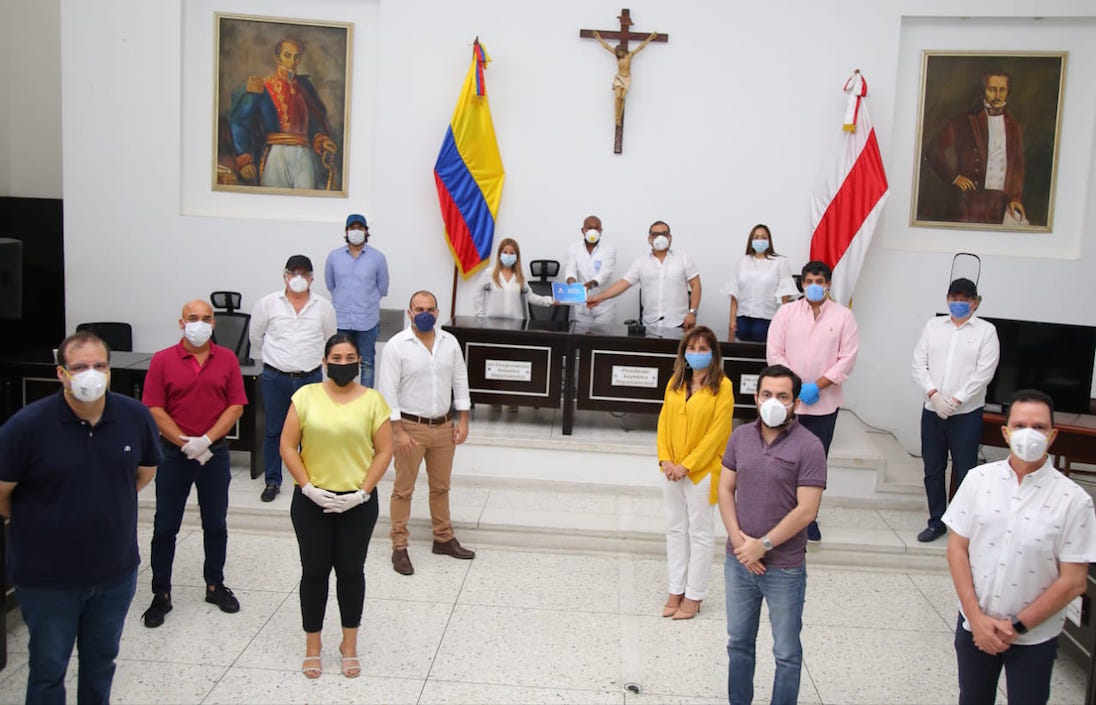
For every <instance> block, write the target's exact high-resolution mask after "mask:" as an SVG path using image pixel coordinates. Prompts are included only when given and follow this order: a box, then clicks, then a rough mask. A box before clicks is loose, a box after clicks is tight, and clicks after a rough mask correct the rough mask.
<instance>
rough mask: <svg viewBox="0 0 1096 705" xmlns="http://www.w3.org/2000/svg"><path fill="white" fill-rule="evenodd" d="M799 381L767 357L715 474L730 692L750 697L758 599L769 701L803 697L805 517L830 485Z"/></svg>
mask: <svg viewBox="0 0 1096 705" xmlns="http://www.w3.org/2000/svg"><path fill="white" fill-rule="evenodd" d="M802 384H803V383H802V380H800V379H799V377H798V376H797V375H796V374H795V373H794V372H792V371H791V370H790V369H789V368H787V367H785V366H784V365H770V366H769V367H766V368H765V369H763V370H762V371H761V375H760V376H759V378H758V380H757V394H756V395H755V397H754V399H755V402H756V403H757V408H758V412H759V415H760V417H761V418H759V419H758V420H757V422H756V423H752V424H747V425H743V426H739V427H738V428H737V429H735V431H734V433H732V434H731V438H730V440H728V441H727V450H726V451H725V452H724V454H723V472H722V473H721V474H720V478H719V512H720V514H721V515H722V516H723V523H724V525H725V526H726V527H727V537H728V540H727V560H726V563H725V564H724V577H725V580H726V585H727V590H726V592H727V635H728V640H727V655H728V656H729V658H730V664H729V667H728V673H727V697H728V700H729V701H730V703H731V705H746V704H748V703H750V702H752V701H753V691H754V687H753V678H754V664H755V663H756V659H755V655H754V651H755V647H756V641H757V627H758V622H759V619H760V616H761V600H762V599H764V600H765V602H766V603H768V605H769V622H770V623H771V624H772V631H773V657H774V658H775V659H776V674H775V675H774V677H773V691H772V701H771V702H772V705H794V704H795V702H796V700H797V699H798V696H799V674H800V670H801V667H802V664H803V646H802V644H801V643H800V640H799V632H800V631H801V630H802V628H803V599H804V597H805V595H806V591H807V567H806V564H807V560H806V552H807V524H809V523H810V522H811V521H813V520H814V518H815V516H816V515H817V514H818V505H819V503H821V501H822V491H823V490H824V489H825V488H826V453H825V451H824V450H823V448H822V442H821V441H820V440H818V437H817V436H815V435H814V434H813V433H811V432H810V431H808V430H807V429H806V428H804V427H803V426H802V425H800V423H799V421H798V420H797V419H796V418H795V416H794V415H793V413H792V410H793V409H794V408H795V401H796V399H797V398H798V397H799V393H800V392H801V391H802Z"/></svg>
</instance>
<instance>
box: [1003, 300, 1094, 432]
mask: <svg viewBox="0 0 1096 705" xmlns="http://www.w3.org/2000/svg"><path fill="white" fill-rule="evenodd" d="M984 320H986V321H989V322H990V323H992V324H993V325H994V326H996V327H997V338H998V340H1000V341H1001V361H1000V362H999V363H998V364H997V373H996V374H995V375H994V376H993V381H991V382H990V383H989V389H987V390H986V411H1001V410H1002V409H1003V408H1004V406H1005V405H1007V404H1008V400H1009V398H1010V397H1011V396H1012V394H1013V393H1014V392H1016V391H1017V390H1019V389H1028V388H1035V389H1040V390H1042V391H1044V392H1046V393H1047V394H1049V395H1050V396H1051V398H1052V399H1054V409H1055V410H1056V411H1066V412H1073V413H1077V414H1087V413H1090V412H1089V404H1090V399H1091V397H1092V370H1093V364H1094V362H1096V360H1094V358H1096V327H1093V326H1079V325H1069V324H1065V323H1036V322H1035V321H1014V320H1010V319H1007V318H985V319H984Z"/></svg>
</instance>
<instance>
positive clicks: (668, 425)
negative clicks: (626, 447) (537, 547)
mask: <svg viewBox="0 0 1096 705" xmlns="http://www.w3.org/2000/svg"><path fill="white" fill-rule="evenodd" d="M733 416H734V390H733V389H732V385H731V381H730V380H729V379H727V377H726V375H724V374H723V356H722V355H721V354H720V352H719V341H718V340H717V339H716V336H715V333H713V332H712V330H711V329H710V328H707V327H705V326H697V327H696V328H693V329H692V330H690V331H688V332H686V333H685V334H684V335H683V336H682V337H681V344H680V345H678V348H677V359H676V360H675V361H674V374H673V376H672V377H671V378H670V382H669V384H667V385H666V396H665V399H664V401H663V403H662V411H661V412H659V415H658V467H659V469H660V470H661V471H662V473H663V475H665V480H664V482H663V483H662V496H663V499H664V500H665V502H666V564H667V571H668V573H669V590H668V592H669V596H668V597H667V598H666V604H665V605H664V606H663V608H662V616H663V617H673V618H674V619H692V618H693V617H694V616H696V613H697V612H699V611H700V603H701V602H702V601H703V600H704V597H705V595H706V594H707V592H708V581H709V579H710V578H711V574H712V525H713V518H714V514H715V511H714V505H715V503H716V488H717V487H718V486H719V470H720V467H721V463H722V460H721V459H722V456H723V450H724V448H725V447H726V446H727V438H728V437H729V436H730V435H731V419H732V417H733Z"/></svg>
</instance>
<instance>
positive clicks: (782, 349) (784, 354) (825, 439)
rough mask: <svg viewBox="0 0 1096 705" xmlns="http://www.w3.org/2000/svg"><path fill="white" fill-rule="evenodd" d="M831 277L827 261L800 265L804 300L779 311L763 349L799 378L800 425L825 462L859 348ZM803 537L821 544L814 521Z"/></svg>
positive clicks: (772, 362) (771, 361)
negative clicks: (817, 445)
mask: <svg viewBox="0 0 1096 705" xmlns="http://www.w3.org/2000/svg"><path fill="white" fill-rule="evenodd" d="M832 275H833V271H832V270H831V269H830V268H829V265H827V264H826V263H825V262H819V261H817V260H814V261H811V262H807V263H806V264H805V265H803V293H804V294H805V296H804V298H802V299H799V300H797V301H793V302H791V303H789V304H785V305H783V306H781V307H780V308H779V309H777V311H776V315H775V316H773V322H772V324H771V325H770V326H769V337H768V341H767V345H766V357H767V358H768V363H769V364H770V365H786V366H787V367H790V368H791V369H792V370H793V371H794V372H795V373H796V374H797V375H799V376H800V377H802V378H803V388H802V390H801V391H800V393H799V404H798V405H797V406H796V410H795V413H796V416H797V418H798V419H799V423H800V424H802V425H803V426H804V427H806V428H807V430H809V431H811V432H812V433H814V435H816V436H818V439H819V440H820V441H822V447H823V448H824V449H825V451H826V457H827V458H828V457H829V455H830V442H831V441H833V427H834V424H836V423H837V409H838V407H840V406H841V403H842V402H843V401H844V400H845V395H844V393H843V392H842V387H841V385H842V384H844V383H845V380H847V379H848V378H849V374H850V373H851V372H852V368H853V365H855V364H856V351H857V349H859V347H860V338H859V336H858V334H857V330H856V319H855V318H853V315H852V311H850V310H849V309H848V308H846V307H844V306H842V305H841V304H839V303H837V302H836V301H833V300H831V299H830V298H829V293H830V291H829V290H830V277H831V276H832ZM807 538H808V539H810V540H811V541H820V540H822V532H821V531H820V530H819V529H818V522H817V521H812V522H811V523H810V525H809V526H808V527H807Z"/></svg>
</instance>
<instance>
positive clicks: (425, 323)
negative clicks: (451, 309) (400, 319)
mask: <svg viewBox="0 0 1096 705" xmlns="http://www.w3.org/2000/svg"><path fill="white" fill-rule="evenodd" d="M437 322H438V318H437V316H435V315H434V314H432V313H430V312H429V311H423V312H422V313H416V314H415V327H416V328H418V329H419V330H420V331H422V332H423V333H429V332H430V331H432V330H434V324H435V323H437Z"/></svg>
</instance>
